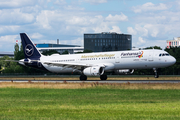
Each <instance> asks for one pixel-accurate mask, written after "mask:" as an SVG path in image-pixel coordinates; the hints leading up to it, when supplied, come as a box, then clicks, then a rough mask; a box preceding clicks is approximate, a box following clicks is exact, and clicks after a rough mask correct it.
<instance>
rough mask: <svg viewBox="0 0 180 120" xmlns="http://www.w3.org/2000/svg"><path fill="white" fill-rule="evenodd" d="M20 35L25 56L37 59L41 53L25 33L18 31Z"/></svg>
mask: <svg viewBox="0 0 180 120" xmlns="http://www.w3.org/2000/svg"><path fill="white" fill-rule="evenodd" d="M20 36H21V41H22V45H23V50H24V55H25V58H26V59H27V58H29V59H39V58H40V57H41V53H40V52H39V51H38V50H37V48H36V47H35V45H34V43H33V42H32V41H31V40H30V39H29V37H28V36H27V35H26V33H20Z"/></svg>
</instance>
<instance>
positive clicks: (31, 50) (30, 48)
mask: <svg viewBox="0 0 180 120" xmlns="http://www.w3.org/2000/svg"><path fill="white" fill-rule="evenodd" d="M33 53H34V48H33V46H32V45H31V44H28V45H26V47H25V54H26V55H27V56H29V57H30V56H32V55H33Z"/></svg>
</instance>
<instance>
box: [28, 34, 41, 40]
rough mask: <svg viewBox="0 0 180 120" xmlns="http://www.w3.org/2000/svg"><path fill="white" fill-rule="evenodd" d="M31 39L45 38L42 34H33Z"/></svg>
mask: <svg viewBox="0 0 180 120" xmlns="http://www.w3.org/2000/svg"><path fill="white" fill-rule="evenodd" d="M30 37H31V39H41V38H42V37H43V35H42V34H40V33H33V34H31V35H30Z"/></svg>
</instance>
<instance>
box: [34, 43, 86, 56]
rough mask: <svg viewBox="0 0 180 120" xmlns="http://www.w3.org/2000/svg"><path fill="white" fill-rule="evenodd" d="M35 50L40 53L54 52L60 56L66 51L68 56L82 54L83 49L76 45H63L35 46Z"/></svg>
mask: <svg viewBox="0 0 180 120" xmlns="http://www.w3.org/2000/svg"><path fill="white" fill-rule="evenodd" d="M36 47H37V49H38V50H39V51H40V52H41V53H42V52H43V51H49V50H56V51H57V52H59V53H60V54H62V53H63V52H65V51H68V52H69V53H70V54H74V53H77V52H83V51H84V47H81V46H78V45H64V44H36Z"/></svg>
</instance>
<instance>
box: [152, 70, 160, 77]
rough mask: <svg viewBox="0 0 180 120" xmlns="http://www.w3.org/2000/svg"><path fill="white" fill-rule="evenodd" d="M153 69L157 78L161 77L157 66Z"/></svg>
mask: <svg viewBox="0 0 180 120" xmlns="http://www.w3.org/2000/svg"><path fill="white" fill-rule="evenodd" d="M153 71H154V77H155V78H159V74H158V71H157V69H156V68H153Z"/></svg>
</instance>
